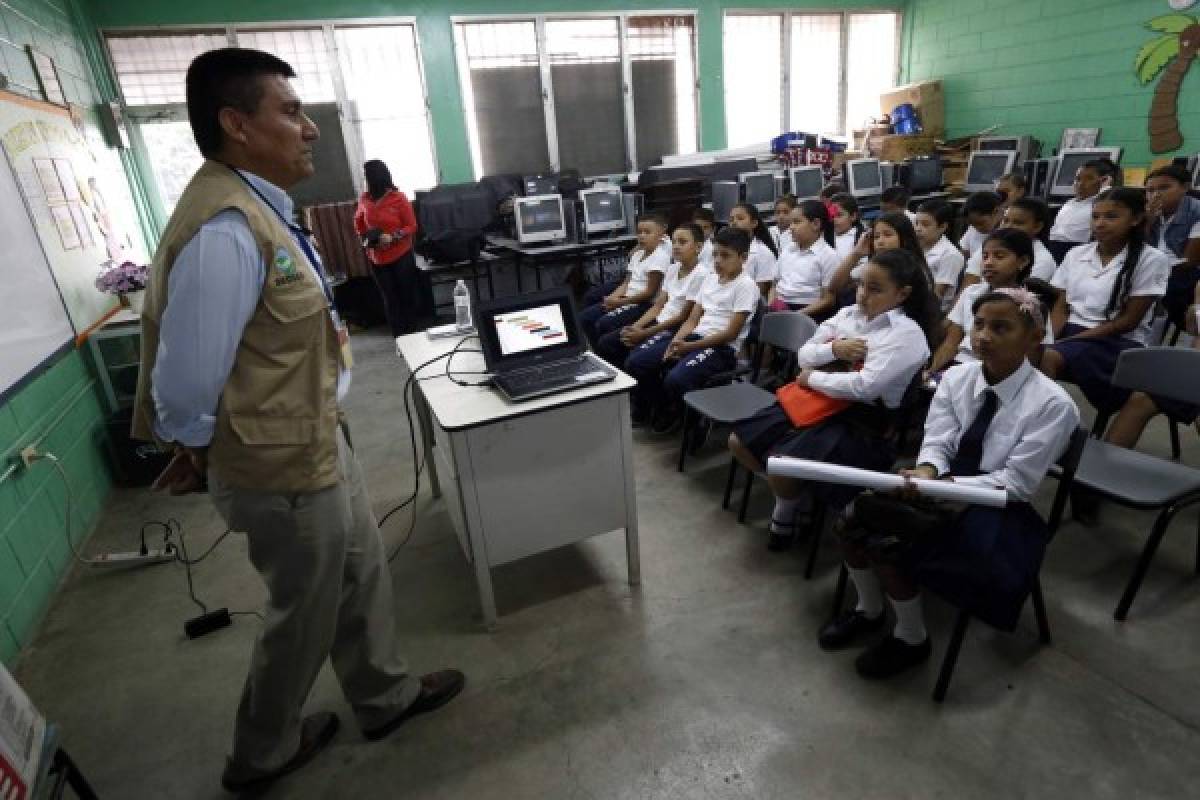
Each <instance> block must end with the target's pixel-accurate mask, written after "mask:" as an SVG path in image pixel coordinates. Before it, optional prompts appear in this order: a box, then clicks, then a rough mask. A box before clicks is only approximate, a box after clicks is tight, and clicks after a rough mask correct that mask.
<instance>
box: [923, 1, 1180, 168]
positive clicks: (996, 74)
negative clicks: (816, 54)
mask: <svg viewBox="0 0 1200 800" xmlns="http://www.w3.org/2000/svg"><path fill="white" fill-rule="evenodd" d="M1167 13H1171V9H1170V7H1169V6H1168V5H1167V3H1166V1H1165V0H1053V2H1051V1H1050V0H1046V1H1045V2H1032V1H1031V0H911V2H910V3H909V6H908V14H907V16H908V23H909V25H910V27H911V30H910V31H909V36H908V38H907V40H906V41H907V43H908V47H907V48H906V50H905V52H904V54H903V57H902V67H904V66H905V65H906V67H907V68H906V69H905V70H904V71H905V75H906V77H907V79H908V80H913V81H917V80H926V79H929V78H941V79H942V81H943V82H944V90H945V95H946V117H947V119H946V123H947V128H948V134H949V135H950V136H960V135H965V134H970V133H973V132H975V131H977V130H980V129H982V128H985V127H988V126H991V125H995V124H1002V125H1003V126H1004V127H1003V128H1001V131H1002V132H1005V133H1029V134H1032V135H1034V136H1036V137H1038V138H1039V139H1041V140H1042V142H1043V152H1044V153H1047V154H1048V153H1049V152H1050V149H1051V148H1054V147H1057V146H1058V142H1059V137H1060V136H1061V134H1062V129H1063V128H1064V127H1081V128H1094V127H1098V128H1101V129H1102V131H1101V134H1100V136H1101V138H1100V141H1101V143H1102V144H1106V145H1120V146H1122V147H1124V148H1125V154H1124V162H1123V163H1124V164H1126V165H1128V166H1138V165H1146V164H1149V162H1150V161H1151V160H1152V159H1153V158H1155V157H1157V155H1155V154H1151V152H1150V148H1149V135H1148V133H1147V130H1146V127H1147V115H1148V113H1149V109H1150V102H1151V98H1152V96H1153V93H1154V87H1155V85H1156V84H1150V85H1147V86H1143V85H1142V84H1141V83H1140V82H1139V81H1138V80H1137V79H1136V77H1135V75H1134V66H1133V65H1134V58H1135V57H1136V56H1137V53H1138V50H1139V49H1140V48H1141V47H1142V45H1144V44H1145V43H1146V42H1149V41H1151V40H1153V39H1154V38H1155V37H1156V36H1158V35H1159V34H1157V33H1155V32H1153V31H1149V30H1147V29H1146V27H1145V23H1146V22H1147V21H1148V20H1150V19H1153V18H1155V17H1157V16H1159V15H1162V14H1167ZM1190 13H1192V14H1193V15H1194V16H1197V15H1200V5H1197V6H1194V7H1193V8H1192V9H1191V10H1190ZM1191 72H1193V73H1197V74H1192V75H1190V76H1188V77H1187V78H1186V80H1185V81H1184V84H1183V89H1182V92H1181V93H1180V98H1179V115H1180V123H1181V129H1182V131H1183V135H1184V139H1185V142H1184V146H1183V148H1182V150H1181V152H1184V153H1193V152H1198V151H1200V66H1194V67H1193V68H1192V70H1191ZM1163 155H1167V154H1163Z"/></svg>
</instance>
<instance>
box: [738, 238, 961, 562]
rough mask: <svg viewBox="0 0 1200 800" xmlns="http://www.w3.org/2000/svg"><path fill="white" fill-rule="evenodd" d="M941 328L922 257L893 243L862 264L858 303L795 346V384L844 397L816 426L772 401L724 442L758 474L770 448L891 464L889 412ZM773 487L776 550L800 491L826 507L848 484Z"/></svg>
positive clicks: (774, 482)
mask: <svg viewBox="0 0 1200 800" xmlns="http://www.w3.org/2000/svg"><path fill="white" fill-rule="evenodd" d="M938 327H940V322H939V320H938V317H937V301H936V299H935V298H934V296H933V292H932V291H931V290H930V288H929V280H928V278H927V277H926V272H925V270H924V269H923V268H922V266H921V263H920V261H919V260H918V259H917V258H916V257H915V256H914V255H912V254H911V253H909V252H907V251H905V250H901V249H893V250H887V251H884V252H881V253H876V254H875V255H874V256H873V257H872V259H871V261H870V262H868V264H867V270H866V273H865V274H864V275H863V281H862V285H861V286H859V288H858V302H857V303H856V304H855V305H853V306H847V307H846V308H843V309H842V310H841V311H839V312H837V314H835V315H834V316H833V317H832V318H831V319H829V320H826V321H825V322H823V323H822V324H821V325H820V327H818V328H817V331H816V333H815V334H813V337H812V338H811V339H809V340H808V343H807V344H805V345H804V346H803V347H802V348H801V349H800V352H799V353H798V363H799V365H800V367H801V370H800V373H799V374H798V375H797V376H796V383H797V384H798V385H800V386H805V387H808V388H811V389H815V390H817V392H820V393H822V394H824V395H827V396H828V397H830V398H840V399H842V400H847V401H849V403H848V404H847V405H846V407H845V409H844V410H841V411H839V412H837V413H835V414H832V415H831V416H828V417H826V418H825V419H824V420H822V421H820V422H818V423H816V424H815V425H812V426H809V427H804V428H797V427H795V426H794V425H793V424H792V422H791V419H790V418H789V417H788V415H787V412H786V411H784V409H783V407H782V406H781V405H780V404H779V403H775V404H773V405H771V406H769V407H768V408H766V409H764V410H763V411H760V412H759V413H757V414H755V415H754V416H752V417H750V418H748V419H745V420H742V421H741V422H738V423H736V424H735V425H734V429H733V433H732V434H730V436H729V449H730V450H731V451H732V452H733V455H734V456H735V457H736V458H737V460H738V461H739V462H741V464H742V465H743V466H745V467H746V468H747V469H750V470H753V471H755V472H762V471H763V469H764V465H765V464H766V462H767V457H768V456H771V455H784V456H793V457H797V458H809V459H815V460H818V461H828V462H830V463H832V464H841V465H843V466H849V467H861V468H863V469H875V470H881V469H889V468H890V467H891V465H892V462H893V460H894V458H895V453H894V452H893V450H892V446H891V445H890V444H889V443H888V440H887V439H886V438H885V432H886V431H887V429H888V428H889V427H890V425H891V423H892V419H891V417H892V414H891V410H894V409H896V408H898V407H899V406H900V403H901V400H903V398H904V395H905V392H906V391H907V389H908V386H909V384H911V383H912V380H913V376H915V375H916V374H917V372H918V370H920V369H921V366H922V365H923V364H924V363H925V360H926V359H927V358H928V357H929V352H930V341H931V339H932V337H934V336H936V333H937V332H936V329H937V328H938ZM768 481H769V482H770V484H771V491H773V492H774V493H775V510H774V512H773V513H772V514H771V527H770V537H769V538H768V540H767V546H768V547H769V548H770V549H772V550H781V549H784V548H786V547H787V546H788V544H789V543H790V542H791V539H792V534H793V530H794V528H793V525H794V519H795V517H796V515H797V512H799V511H802V510H805V509H804V506H802V505H801V503H802V501H808V500H810V499H811V498H810V497H809V496H808V495H807V494H806V491H807V490H809V489H811V490H813V491H818V492H821V493H822V494H823V495H824V496H825V497H826V498H827V500H828V501H829V502H830V503H831V504H833V505H834V506H838V507H840V506H841V505H844V504H845V503H846V502H847V501H848V500H849V499H850V498H851V497H853V496H854V494H855V493H856V490H854V489H852V488H851V489H849V490H847V488H846V487H842V486H832V485H813V486H806V484H805V483H804V482H803V481H797V480H793V479H790V478H783V477H779V476H770V477H769V478H768Z"/></svg>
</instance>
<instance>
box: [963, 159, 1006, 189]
mask: <svg viewBox="0 0 1200 800" xmlns="http://www.w3.org/2000/svg"><path fill="white" fill-rule="evenodd" d="M1016 163H1017V153H1016V151H1015V150H976V151H975V152H974V153H971V160H970V161H968V162H967V182H966V184H965V185H964V186H963V189H965V190H966V191H968V192H993V191H995V190H996V181H998V180H1000V179H1001V178H1003V177H1004V176H1005V175H1007V174H1008V173H1010V172H1012V171H1013V167H1014V166H1016Z"/></svg>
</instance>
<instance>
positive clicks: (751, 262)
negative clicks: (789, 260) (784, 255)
mask: <svg viewBox="0 0 1200 800" xmlns="http://www.w3.org/2000/svg"><path fill="white" fill-rule="evenodd" d="M729 224H730V226H732V227H734V228H737V229H738V230H741V231H744V232H745V233H746V235H747V236H749V237H750V254H749V255H748V256H747V258H746V263H745V266H744V269H745V272H746V274H747V275H749V276H750V277H751V278H752V279H753V280H754V282H755V283H756V284H758V288H759V290H760V292H761V293H762V296H763V297H766V296H767V295H768V294H769V293H770V292H771V287H772V286H773V285H774V283H775V279H776V278H778V277H779V264H778V261H779V249H778V248H777V247H776V246H775V237H773V236H771V229H770V228H768V227H767V223H766V222H764V221H763V218H762V215H761V214H759V213H758V209H757V208H755V207H754V206H751V205H747V204H746V203H738V204H737V205H736V206H734V207H733V211H730V212H729Z"/></svg>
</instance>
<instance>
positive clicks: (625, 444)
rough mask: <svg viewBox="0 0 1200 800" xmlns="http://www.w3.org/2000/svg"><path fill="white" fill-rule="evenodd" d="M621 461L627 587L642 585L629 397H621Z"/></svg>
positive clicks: (624, 395)
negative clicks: (623, 478) (627, 565)
mask: <svg viewBox="0 0 1200 800" xmlns="http://www.w3.org/2000/svg"><path fill="white" fill-rule="evenodd" d="M620 409H621V412H620V418H621V461H622V462H623V463H624V466H625V556H626V558H627V560H628V562H629V585H630V586H640V585H641V583H642V555H641V548H640V546H639V544H638V519H637V486H636V484H635V482H634V476H633V425H632V421H631V420H630V417H629V395H628V394H623V395H621V400H620Z"/></svg>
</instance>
